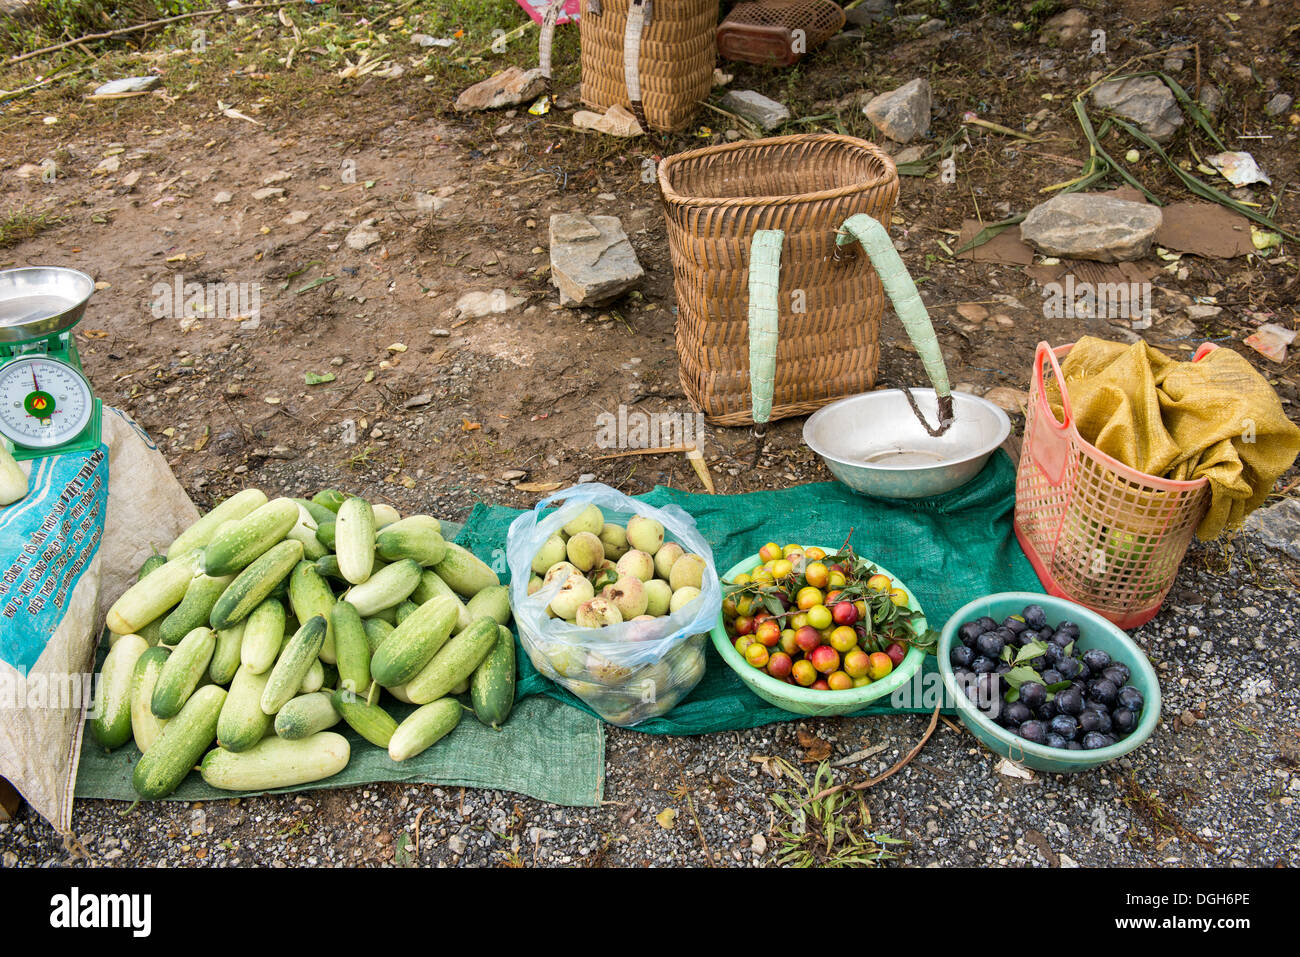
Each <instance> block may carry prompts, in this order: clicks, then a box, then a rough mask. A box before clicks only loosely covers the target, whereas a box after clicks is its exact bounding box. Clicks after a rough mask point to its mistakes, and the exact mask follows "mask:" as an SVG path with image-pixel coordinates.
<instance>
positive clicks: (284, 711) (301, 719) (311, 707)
mask: <svg viewBox="0 0 1300 957" xmlns="http://www.w3.org/2000/svg"><path fill="white" fill-rule="evenodd" d="M342 720H343V718H342V716H341V715H339V713H338V712H337V711H336V710H334V704H333V702H332V701H330V693H329V692H328V691H313V692H312V693H310V694H300V695H298V697H296V698H293V699H291V700H289V701H288V702H286V703H285V705H284V707H283V708H281V709H280V711H279V713H278V714H276V716H275V733H276V734H277V735H279V736H280V737H282V738H284V739H286V740H288V741H297V740H299V739H301V738H306V737H308V736H310V735H313V734H315V733H316V732H317V731H327V730H328V729H330V728H332V727H334V725H336V724H338V723H339V722H340V721H342Z"/></svg>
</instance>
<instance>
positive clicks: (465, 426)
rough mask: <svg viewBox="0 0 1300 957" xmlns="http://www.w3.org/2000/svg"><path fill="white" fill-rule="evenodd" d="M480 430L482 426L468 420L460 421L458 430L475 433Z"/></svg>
mask: <svg viewBox="0 0 1300 957" xmlns="http://www.w3.org/2000/svg"><path fill="white" fill-rule="evenodd" d="M481 428H483V426H481V425H480V424H479V423H477V422H471V421H470V420H469V419H461V420H460V430H461V431H462V432H477V431H478V430H479V429H481Z"/></svg>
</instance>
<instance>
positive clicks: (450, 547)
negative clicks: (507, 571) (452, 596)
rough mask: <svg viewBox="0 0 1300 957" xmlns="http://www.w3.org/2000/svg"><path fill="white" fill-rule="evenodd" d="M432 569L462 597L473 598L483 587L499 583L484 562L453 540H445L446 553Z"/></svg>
mask: <svg viewBox="0 0 1300 957" xmlns="http://www.w3.org/2000/svg"><path fill="white" fill-rule="evenodd" d="M433 570H434V571H435V572H436V573H437V575H438V577H439V578H441V579H442V580H443V581H445V582H446V583H447V584H448V585H450V586H451V589H452V591H454V592H455V593H456V594H458V595H460V596H461V597H462V598H473V597H474V596H475V595H477V594H478V593H479V592H481V591H482V590H483V589H484V588H489V587H491V586H492V585H500V584H501V579H500V578H498V577H497V573H496V572H494V571H493V570H492V569H491V568H490V567H489V566H488V564H487V563H486V562H484V561H483V560H482V559H480V558H479V557H478V556H477V555H475V554H474V553H473V552H471V551H470V550H469V549H467V548H463V547H461V546H460V545H457V544H456V543H455V542H447V554H446V555H445V556H443V559H442V561H440V562H439V563H438V564H437V565H434V566H433Z"/></svg>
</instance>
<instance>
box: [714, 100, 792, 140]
mask: <svg viewBox="0 0 1300 957" xmlns="http://www.w3.org/2000/svg"><path fill="white" fill-rule="evenodd" d="M722 108H723V109H724V110H730V111H731V112H732V113H735V114H736V115H737V116H739V117H740V118H741V119H745V120H749V121H750V122H751V123H753V124H754V125H755V126H758V127H760V128H761V129H763V130H764V131H769V130H774V129H776V128H777V127H778V126H780V125H781V124H782V123H785V122H787V121H788V120H789V119H790V111H789V110H788V109H786V108H785V105H784V104H782V103H778V102H776V100H770V99H768V98H767V97H765V96H764V95H763V94H762V93H756V92H755V91H753V90H730V91H729V92H728V93H727V95H726V96H724V97H723V98H722Z"/></svg>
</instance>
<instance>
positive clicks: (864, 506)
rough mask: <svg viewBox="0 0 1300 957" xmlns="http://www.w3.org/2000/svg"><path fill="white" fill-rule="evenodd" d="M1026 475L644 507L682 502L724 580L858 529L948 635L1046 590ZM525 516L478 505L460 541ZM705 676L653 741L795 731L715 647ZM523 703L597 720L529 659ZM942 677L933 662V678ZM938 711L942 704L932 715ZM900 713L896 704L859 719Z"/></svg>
mask: <svg viewBox="0 0 1300 957" xmlns="http://www.w3.org/2000/svg"><path fill="white" fill-rule="evenodd" d="M1015 485H1016V472H1015V467H1014V466H1013V465H1012V463H1011V460H1010V459H1009V458H1008V457H1007V456H1006V455H1004V454H1002V453H1001V452H998V453H995V454H994V455H993V456H992V457H991V458H990V460H989V464H988V465H987V466H985V468H984V470H983V471H982V472H981V473H980V474H979V475H978V476H976V477H975V478H974V479H973V480H972V481H970V482H968V483H967V484H966V485H963V486H962V487H961V488H959V489H956V490H954V491H952V492H949V493H948V494H946V495H940V496H936V497H934V498H929V499H914V500H911V501H907V502H902V501H887V500H877V499H871V498H866V497H864V496H861V495H857V494H855V493H854V492H852V491H851V490H849V489H848V488H847V487H846V486H844V485H841V484H840V483H839V482H821V483H815V484H810V485H800V486H797V487H795V488H790V489H782V490H780V491H774V492H751V493H749V494H745V495H696V494H691V493H688V492H679V491H676V490H674V489H670V488H663V487H659V488H656V489H655V490H654V491H652V492H649V493H648V494H646V495H642V496H639V497H638V498H639V499H640V500H641V501H643V502H646V503H647V504H649V505H655V506H661V505H667V504H675V505H678V506H680V507H681V508H683V509H685V510H686V511H687V512H688V513H689V514H690V515H691V516H692V517H693V518H694V519H695V521H696V523H697V524H698V526H699V529H700V532H701V534H703V535H704V537H705V538H706V539H707V540H708V542H709V544H710V545H711V546H712V548H713V558H714V562H715V564H716V566H717V569H718V573H719V574H723V573H725V572H726V570H727V569H729V568H730V567H731V566H732V565H734V564H735V563H736V562H738V561H740V560H741V559H742V558H745V557H746V556H748V555H753V554H754V553H756V552H757V551H758V550H759V548H761V547H762V546H763V545H764V544H765V543H766V542H769V541H775V542H779V543H781V544H786V543H789V542H798V543H799V544H803V545H823V546H825V545H829V546H834V547H838V546H839V545H840V543H842V542H843V541H844V539H845V537H846V536H847V535H848V534H849V530H850V529H852V531H853V537H852V540H851V541H852V545H853V547H854V548H855V549H856V551H857V552H858V554H859V555H861V556H863V557H864V558H867V559H870V560H871V561H874V562H877V563H879V564H880V565H881V566H883V567H884V568H886V569H888V570H889V571H890V572H891V573H892V574H894V575H896V576H898V577H899V578H901V579H902V580H903V582H905V583H906V584H907V586H908V587H909V588H910V589H911V590H912V591H913V593H915V595H916V597H917V600H918V601H919V602H920V604H921V607H922V609H924V611H925V613H926V616H927V620H928V621H929V623H930V626H931V627H932V628H935V629H939V628H941V627H942V626H943V623H944V622H945V621H947V620H948V617H949V616H950V615H951V614H952V613H953V612H955V611H956V610H957V609H958V608H960V607H961V606H962V605H964V604H966V602H968V601H971V600H972V599H974V598H978V597H980V596H982V595H987V594H990V593H991V592H999V591H1033V592H1041V591H1042V587H1041V585H1040V584H1039V581H1038V577H1037V575H1035V574H1034V570H1033V568H1032V567H1031V566H1030V564H1029V560H1028V559H1026V558H1025V556H1024V553H1023V552H1022V551H1021V550H1020V545H1019V544H1018V543H1017V542H1016V538H1015V533H1014V531H1013V530H1012V525H1011V520H1012V510H1013V508H1014V505H1015ZM518 514H519V512H518V511H516V510H515V509H509V508H503V507H501V506H489V505H482V504H480V505H476V506H475V507H474V511H473V512H472V513H471V514H470V516H469V518H468V519H467V520H466V522H465V528H464V530H463V531H462V532H461V535H460V537H459V538H458V539H457V541H459V542H460V543H461V544H462V545H465V546H466V547H467V548H470V549H471V550H472V551H474V552H475V553H476V554H477V555H478V556H479V557H480V558H483V559H485V560H486V559H488V558H490V557H491V555H492V552H493V550H494V549H498V548H501V547H502V544H503V543H504V542H505V540H506V530H507V529H508V528H509V527H510V523H511V522H512V521H513V520H514V519H515V516H517V515H518ZM706 649H707V650H706V662H707V666H706V669H705V673H704V677H703V678H702V679H701V680H700V683H699V684H698V685H697V686H696V687H695V690H694V691H692V692H691V693H690V695H688V696H687V697H686V698H684V699H683V700H682V702H681V703H680V704H679V705H678V706H677V707H676V708H674V709H673V710H672V711H670V712H669V713H668V714H666V715H663V716H662V717H659V718H652V719H650V720H648V721H645V722H642V723H641V724H638V725H636V730H637V731H645V732H649V733H651V734H679V735H680V734H706V733H709V732H712V731H729V730H735V729H740V728H754V727H758V726H759V725H764V724H770V723H772V722H775V721H790V720H794V719H797V718H798V717H799V715H795V714H791V713H790V712H788V711H784V710H782V709H780V708H777V707H774V706H773V705H770V704H768V703H767V702H766V701H764V700H762V699H761V698H759V697H758V696H757V695H755V694H754V693H753V692H751V691H750V690H749V689H748V688H746V687H745V685H744V684H742V683H741V681H740V678H739V677H737V676H736V674H735V672H733V671H732V670H731V668H730V667H729V666H728V665H727V664H726V662H724V661H723V660H722V658H721V656H720V655H718V653H717V652H716V651H715V650H714V648H713V646H712V644H706ZM518 658H519V674H520V682H519V692H520V694H533V693H541V694H544V695H549V696H550V697H553V698H556V699H558V700H560V701H564V702H567V703H568V704H571V705H573V706H574V707H575V708H582V709H584V710H587V711H590V708H588V707H587V705H586V704H584V703H583V702H582V701H581V700H580V699H579V698H577V697H576V696H575V695H573V694H570V693H569V692H568V691H566V690H565V689H563V688H561V687H559V686H558V685H556V684H555V683H554V682H552V681H551V680H550V679H548V678H546V677H545V676H544V675H542V674H540V673H539V672H537V670H536V669H534V668H533V666H532V663H531V662H530V661H529V660H528V657H527V655H524V654H522V653H520V654H519V656H518ZM934 669H935V665H934V658H933V657H932V656H931V657H929V658H927V659H926V664H925V671H924V672H923V676H922V680H923V681H924V676H925V675H926V674H929V673H932V672H933V671H934ZM931 707H933V705H932V706H931ZM895 710H907V711H923V710H928V709H926V708H924V707H923V705H922V704H921V703H920V702H918V704H917V707H914V708H905V709H895V708H892V707H891V706H890V705H889V704H888V703H887V702H886V703H884V704H880V703H878V704H875V705H872V706H871V707H868V708H866V709H864V710H863V711H860V712H857V713H858V714H879V713H883V712H889V711H895Z"/></svg>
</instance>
